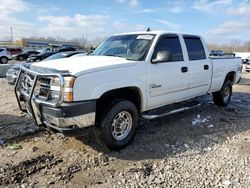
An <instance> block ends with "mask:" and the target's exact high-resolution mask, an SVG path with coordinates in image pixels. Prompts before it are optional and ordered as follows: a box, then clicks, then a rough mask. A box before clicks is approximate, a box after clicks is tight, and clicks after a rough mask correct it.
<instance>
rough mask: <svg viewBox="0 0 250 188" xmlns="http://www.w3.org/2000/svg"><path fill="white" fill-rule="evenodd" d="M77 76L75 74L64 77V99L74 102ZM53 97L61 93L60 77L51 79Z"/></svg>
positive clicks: (55, 97)
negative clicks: (74, 87)
mask: <svg viewBox="0 0 250 188" xmlns="http://www.w3.org/2000/svg"><path fill="white" fill-rule="evenodd" d="M75 79H76V77H74V76H67V77H64V81H65V83H64V96H63V99H64V101H65V102H72V101H73V86H74V82H75ZM50 90H51V92H50V93H51V97H52V98H53V99H57V98H59V93H60V80H59V78H58V77H56V78H53V79H52V81H51V86H50Z"/></svg>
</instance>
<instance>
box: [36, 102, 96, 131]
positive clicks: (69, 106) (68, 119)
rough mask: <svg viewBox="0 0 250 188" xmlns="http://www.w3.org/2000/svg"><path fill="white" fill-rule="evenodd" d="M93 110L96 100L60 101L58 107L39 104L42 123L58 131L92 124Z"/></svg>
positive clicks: (94, 109)
mask: <svg viewBox="0 0 250 188" xmlns="http://www.w3.org/2000/svg"><path fill="white" fill-rule="evenodd" d="M95 111H96V101H82V102H74V103H62V104H61V105H60V107H58V108H53V107H48V106H43V105H40V112H41V119H42V123H44V124H45V125H47V126H49V127H51V128H54V127H57V130H59V131H60V130H66V129H74V128H86V127H89V126H92V125H94V124H95V115H96V113H95Z"/></svg>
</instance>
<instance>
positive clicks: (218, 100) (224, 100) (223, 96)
mask: <svg viewBox="0 0 250 188" xmlns="http://www.w3.org/2000/svg"><path fill="white" fill-rule="evenodd" d="M232 92H233V89H232V82H231V81H230V80H226V81H225V82H224V84H223V86H222V88H221V90H220V91H218V92H214V93H213V101H214V104H215V105H217V106H227V105H228V104H229V102H230V101H231V96H232Z"/></svg>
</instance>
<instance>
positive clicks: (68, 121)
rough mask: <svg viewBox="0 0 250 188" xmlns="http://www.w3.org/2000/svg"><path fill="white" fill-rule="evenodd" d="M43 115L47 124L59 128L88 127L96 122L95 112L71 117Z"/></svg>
mask: <svg viewBox="0 0 250 188" xmlns="http://www.w3.org/2000/svg"><path fill="white" fill-rule="evenodd" d="M42 116H43V118H44V123H45V124H46V125H54V126H56V127H58V128H86V127H89V126H92V125H94V124H95V112H92V113H88V114H84V115H80V116H75V117H69V118H56V117H53V116H51V115H49V114H42Z"/></svg>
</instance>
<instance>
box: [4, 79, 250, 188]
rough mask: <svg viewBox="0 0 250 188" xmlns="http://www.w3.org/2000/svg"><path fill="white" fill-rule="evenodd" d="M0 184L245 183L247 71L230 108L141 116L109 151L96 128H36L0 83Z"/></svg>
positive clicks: (249, 143) (249, 176) (249, 135)
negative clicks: (126, 139) (78, 132)
mask: <svg viewBox="0 0 250 188" xmlns="http://www.w3.org/2000/svg"><path fill="white" fill-rule="evenodd" d="M0 86H1V87H0V104H1V105H0V186H1V187H147V186H153V187H237V188H238V187H246V188H247V187H250V113H249V112H250V74H244V75H243V79H242V81H241V82H240V83H239V84H238V85H235V86H234V94H233V97H232V101H231V103H230V105H229V106H227V107H225V108H221V107H216V106H214V105H213V103H212V102H211V96H208V97H203V98H202V106H201V107H199V108H197V109H195V110H191V111H188V112H184V113H179V114H175V115H171V116H168V117H164V118H161V119H157V120H153V121H146V120H141V121H140V127H139V129H138V131H137V135H136V137H135V139H134V141H133V142H132V143H131V144H130V145H129V146H128V147H126V148H125V149H123V150H121V151H119V152H112V151H109V150H107V149H106V148H104V147H103V146H102V145H101V144H100V143H99V142H97V141H96V139H95V136H94V133H86V134H84V135H83V136H79V137H77V138H74V137H65V136H64V135H62V134H59V133H52V132H50V131H47V130H44V129H41V128H37V127H35V126H34V124H33V122H32V120H31V119H30V118H29V117H28V116H27V115H26V114H23V113H21V112H20V111H19V109H18V107H17V103H16V101H15V97H14V93H13V86H10V85H8V84H7V83H6V81H5V80H4V79H1V80H0Z"/></svg>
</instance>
